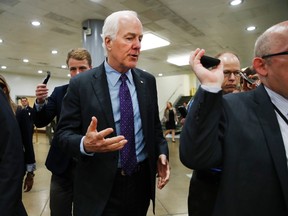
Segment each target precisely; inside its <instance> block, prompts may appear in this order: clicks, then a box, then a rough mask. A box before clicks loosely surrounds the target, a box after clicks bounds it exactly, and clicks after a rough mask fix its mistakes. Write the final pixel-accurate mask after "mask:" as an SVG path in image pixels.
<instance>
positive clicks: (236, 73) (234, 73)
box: [223, 70, 241, 77]
mask: <svg viewBox="0 0 288 216" xmlns="http://www.w3.org/2000/svg"><path fill="white" fill-rule="evenodd" d="M225 72H228V73H226V74H225ZM240 72H241V71H240V70H235V71H230V70H224V71H223V74H224V77H230V76H231V75H232V74H233V75H234V76H235V77H240Z"/></svg>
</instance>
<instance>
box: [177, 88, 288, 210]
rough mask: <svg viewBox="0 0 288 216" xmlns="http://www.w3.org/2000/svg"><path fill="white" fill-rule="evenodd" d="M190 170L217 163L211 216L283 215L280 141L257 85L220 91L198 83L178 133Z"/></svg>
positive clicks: (286, 187)
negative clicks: (219, 168) (237, 90)
mask: <svg viewBox="0 0 288 216" xmlns="http://www.w3.org/2000/svg"><path fill="white" fill-rule="evenodd" d="M180 159H181V161H182V163H183V164H184V165H186V166H187V167H189V168H191V169H206V168H211V167H217V166H222V167H223V173H222V179H221V182H220V188H219V191H218V195H217V201H216V204H215V208H214V213H213V216H234V215H235V216H236V215H239V216H243V215H262V216H266V215H267V216H270V215H277V216H284V215H288V170H287V158H286V155H285V148H284V143H283V139H282V135H281V131H280V128H279V124H278V121H277V117H276V114H275V111H274V109H273V106H272V103H271V102H270V98H269V96H268V94H267V92H266V90H265V89H264V87H263V85H261V86H259V87H258V88H257V89H255V90H253V91H250V92H246V93H237V94H229V95H225V96H222V93H221V92H219V93H209V92H207V91H204V90H203V89H202V88H200V89H199V90H198V92H197V94H196V96H195V99H194V102H193V106H192V108H191V110H190V111H189V113H188V115H187V117H186V121H185V125H184V127H183V130H182V133H181V140H180Z"/></svg>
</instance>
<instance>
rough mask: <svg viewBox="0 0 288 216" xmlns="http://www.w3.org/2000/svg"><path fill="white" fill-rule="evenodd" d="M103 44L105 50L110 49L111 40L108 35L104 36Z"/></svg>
mask: <svg viewBox="0 0 288 216" xmlns="http://www.w3.org/2000/svg"><path fill="white" fill-rule="evenodd" d="M105 46H106V48H107V50H111V47H112V40H111V38H110V37H105Z"/></svg>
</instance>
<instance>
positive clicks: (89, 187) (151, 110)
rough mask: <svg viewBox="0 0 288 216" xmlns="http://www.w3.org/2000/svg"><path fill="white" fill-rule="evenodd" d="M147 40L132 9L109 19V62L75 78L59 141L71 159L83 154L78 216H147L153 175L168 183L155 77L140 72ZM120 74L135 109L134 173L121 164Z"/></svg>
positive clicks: (162, 183)
mask: <svg viewBox="0 0 288 216" xmlns="http://www.w3.org/2000/svg"><path fill="white" fill-rule="evenodd" d="M142 36H143V29H142V24H141V22H140V20H139V19H138V18H137V14H136V13H135V12H133V11H119V12H115V13H113V14H111V15H110V16H108V17H107V18H106V20H105V22H104V26H103V31H102V38H103V42H104V47H105V51H107V58H106V60H105V62H104V63H103V64H101V65H100V66H99V67H97V68H94V69H92V70H90V71H87V72H85V73H83V74H80V75H79V76H77V77H75V78H73V79H71V80H70V84H69V89H68V91H67V94H66V96H65V97H64V100H63V106H62V112H61V118H60V121H59V124H58V132H57V138H58V139H59V144H60V145H61V147H62V148H63V149H64V151H65V152H67V154H70V155H73V156H79V157H80V160H79V162H78V165H77V168H76V173H75V191H74V196H75V203H74V214H75V216H79V215H85V216H100V215H101V216H102V215H105V216H109V215H111V216H112V215H123V216H124V215H125V216H144V215H146V214H147V210H148V207H149V204H150V199H152V201H153V205H154V202H155V184H156V174H157V175H158V184H157V186H158V188H160V189H161V188H163V187H164V186H165V185H166V183H167V182H168V180H169V175H170V170H169V163H168V146H167V142H166V140H165V138H164V137H163V132H162V127H161V123H160V120H159V111H158V102H157V89H156V80H155V77H154V76H152V75H151V74H149V73H147V72H144V71H142V70H140V69H137V68H135V67H136V64H137V61H138V57H139V54H140V48H141V40H142ZM121 74H126V75H127V77H128V80H127V81H126V83H127V85H128V87H129V91H130V95H131V98H132V103H133V112H134V118H133V119H132V121H133V120H134V129H135V133H134V135H135V136H134V138H135V144H134V145H135V148H136V152H134V153H136V156H137V162H138V164H137V167H136V169H134V170H133V171H134V172H133V173H132V174H128V173H126V172H125V171H124V169H123V167H122V165H123V164H122V163H121V162H120V159H119V158H120V157H119V154H121V153H120V152H122V150H121V149H122V148H123V147H124V145H125V144H126V143H127V140H125V139H124V137H123V136H121V133H120V130H121V128H120V124H121V118H120V102H119V95H118V92H119V88H120V84H121V80H119V77H120V76H121ZM91 118H92V120H91ZM87 128H88V129H87ZM106 136H107V137H108V138H106Z"/></svg>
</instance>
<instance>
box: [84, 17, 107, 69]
mask: <svg viewBox="0 0 288 216" xmlns="http://www.w3.org/2000/svg"><path fill="white" fill-rule="evenodd" d="M103 24H104V21H103V20H97V19H88V20H85V21H83V22H82V29H83V31H82V39H83V47H84V48H85V49H87V50H88V51H89V52H90V54H91V57H92V66H93V67H96V66H98V65H100V64H101V63H102V62H103V61H104V59H105V56H104V50H103V47H102V38H101V33H102V27H103Z"/></svg>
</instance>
